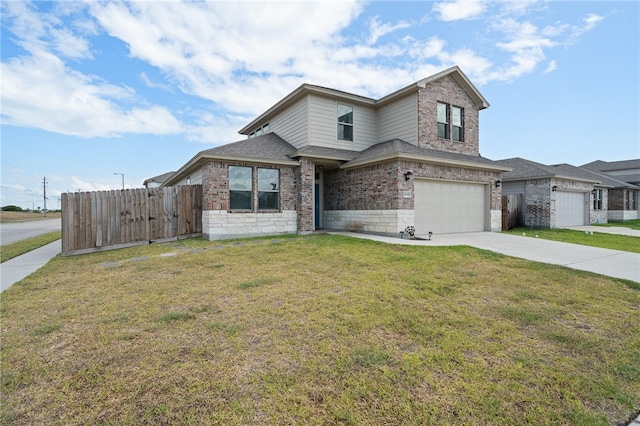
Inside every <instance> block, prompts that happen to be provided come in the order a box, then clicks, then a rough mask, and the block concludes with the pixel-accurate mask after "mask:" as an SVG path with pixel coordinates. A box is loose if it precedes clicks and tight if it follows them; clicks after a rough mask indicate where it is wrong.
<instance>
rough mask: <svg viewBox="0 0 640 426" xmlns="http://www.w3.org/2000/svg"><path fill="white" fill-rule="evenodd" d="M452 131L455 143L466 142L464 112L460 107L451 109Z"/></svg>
mask: <svg viewBox="0 0 640 426" xmlns="http://www.w3.org/2000/svg"><path fill="white" fill-rule="evenodd" d="M451 130H452V133H453V134H452V137H453V140H454V141H459V142H462V141H463V140H464V110H463V109H462V108H459V107H455V106H454V107H451Z"/></svg>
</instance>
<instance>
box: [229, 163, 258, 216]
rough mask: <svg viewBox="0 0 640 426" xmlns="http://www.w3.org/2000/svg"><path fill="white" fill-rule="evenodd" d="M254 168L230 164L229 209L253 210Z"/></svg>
mask: <svg viewBox="0 0 640 426" xmlns="http://www.w3.org/2000/svg"><path fill="white" fill-rule="evenodd" d="M252 182H253V169H252V168H251V167H240V166H229V210H251V205H252V200H253V191H252Z"/></svg>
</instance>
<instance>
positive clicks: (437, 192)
mask: <svg viewBox="0 0 640 426" xmlns="http://www.w3.org/2000/svg"><path fill="white" fill-rule="evenodd" d="M414 191H415V198H414V201H415V203H414V206H415V227H416V234H418V235H425V234H427V233H428V232H429V231H431V232H433V233H438V234H446V233H454V232H475V231H484V229H485V217H486V214H487V209H486V205H487V204H486V203H487V202H486V201H485V200H486V198H487V197H486V196H485V185H481V184H473V183H458V182H443V181H432V180H415V181H414Z"/></svg>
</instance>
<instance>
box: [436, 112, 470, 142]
mask: <svg viewBox="0 0 640 426" xmlns="http://www.w3.org/2000/svg"><path fill="white" fill-rule="evenodd" d="M436 121H437V136H438V137H439V138H442V139H452V140H454V141H456V142H463V141H464V108H460V107H457V106H453V105H449V104H446V103H444V102H437V103H436Z"/></svg>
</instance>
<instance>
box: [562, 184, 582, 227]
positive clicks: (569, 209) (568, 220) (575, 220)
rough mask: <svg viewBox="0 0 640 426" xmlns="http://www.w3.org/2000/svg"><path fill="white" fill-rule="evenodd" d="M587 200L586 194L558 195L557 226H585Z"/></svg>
mask: <svg viewBox="0 0 640 426" xmlns="http://www.w3.org/2000/svg"><path fill="white" fill-rule="evenodd" d="M585 209H586V198H585V193H584V192H566V191H558V192H557V193H556V226H579V225H584V224H585Z"/></svg>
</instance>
